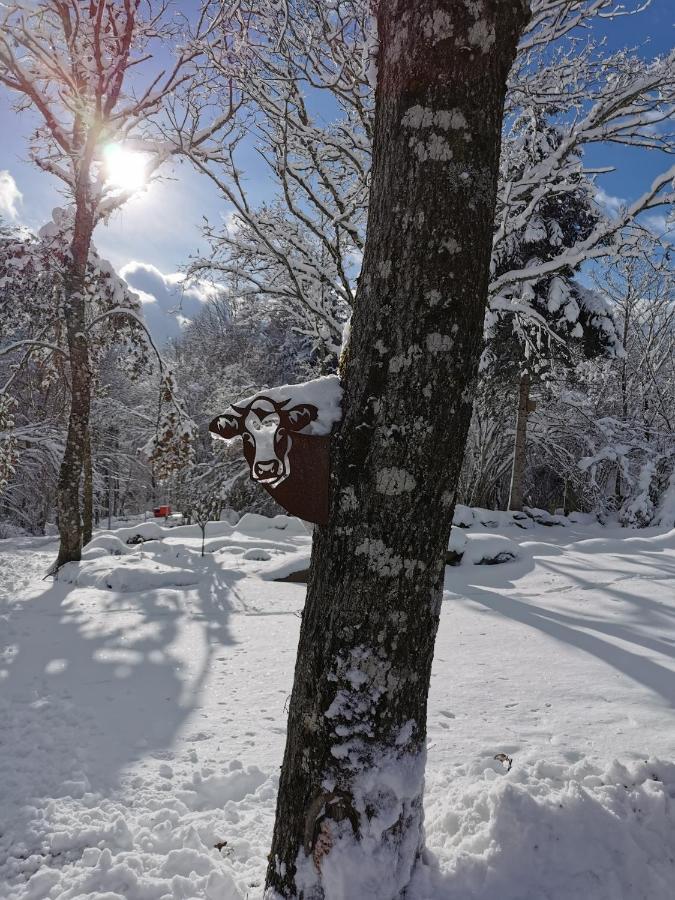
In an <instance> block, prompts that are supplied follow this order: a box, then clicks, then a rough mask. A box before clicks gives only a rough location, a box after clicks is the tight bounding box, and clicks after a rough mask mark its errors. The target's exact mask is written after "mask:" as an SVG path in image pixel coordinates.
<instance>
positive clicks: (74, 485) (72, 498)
mask: <svg viewBox="0 0 675 900" xmlns="http://www.w3.org/2000/svg"><path fill="white" fill-rule="evenodd" d="M84 171H85V172H86V178H87V179H88V177H89V174H88V172H89V170H88V167H84ZM80 182H81V184H80V185H79V186H78V189H77V193H76V202H75V224H74V228H73V240H72V245H71V263H70V270H69V272H68V273H67V276H66V278H65V285H64V287H65V294H66V305H65V320H66V337H67V342H68V353H69V359H70V391H71V395H70V414H69V418H68V433H67V436H66V447H65V451H64V454H63V459H62V461H61V468H60V470H59V479H58V485H57V490H58V508H59V539H60V540H59V554H58V557H57V560H56V563H55V564H54V567H53V571H55V570H58V569H59V568H60V567H61V566H62V565H63V564H64V563H67V562H71V561H74V560H79V559H80V556H81V552H82V522H81V518H80V480H81V478H82V468H83V464H84V452H85V445H86V442H87V440H88V438H89V415H90V409H91V368H90V363H89V345H88V341H87V335H86V330H85V329H86V272H87V263H88V260H89V248H90V246H91V238H92V234H93V231H94V213H93V209H92V206H91V204H90V202H89V197H88V185H87V184H86V183H85V176H84V175H83V176H82V177H81V178H80Z"/></svg>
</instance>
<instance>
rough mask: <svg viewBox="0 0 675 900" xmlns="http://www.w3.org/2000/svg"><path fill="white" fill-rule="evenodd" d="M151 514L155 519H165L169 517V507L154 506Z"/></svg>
mask: <svg viewBox="0 0 675 900" xmlns="http://www.w3.org/2000/svg"><path fill="white" fill-rule="evenodd" d="M152 512H153V515H154V517H155V518H156V519H165V518H166V517H167V516H170V515H171V507H170V506H156V507H155V508H154V509H153V511H152Z"/></svg>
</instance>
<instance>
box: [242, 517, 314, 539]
mask: <svg viewBox="0 0 675 900" xmlns="http://www.w3.org/2000/svg"><path fill="white" fill-rule="evenodd" d="M235 530H236V531H237V532H239V534H251V535H258V534H260V533H261V532H263V531H270V530H272V531H283V532H285V534H286V535H288V536H290V535H297V536H300V537H305V536H306V535H307V533H308V532H307V528H306V527H305V526H304V525H303V524H302V522H301V520H300V519H296V518H295V517H293V516H283V515H281V516H273V517H272V518H268V517H267V516H261V515H259V514H258V513H245V515H243V516H242V517H241V519H240V520H239V521H238V522H237V525H236V527H235ZM309 533H310V534H311V531H310V532H309Z"/></svg>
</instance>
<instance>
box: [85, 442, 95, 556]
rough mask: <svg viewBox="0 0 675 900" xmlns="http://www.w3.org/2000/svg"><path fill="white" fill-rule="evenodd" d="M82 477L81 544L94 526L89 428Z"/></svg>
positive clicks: (87, 540) (87, 541)
mask: <svg viewBox="0 0 675 900" xmlns="http://www.w3.org/2000/svg"><path fill="white" fill-rule="evenodd" d="M83 470H84V479H83V483H82V546H83V547H86V545H87V544H88V543H89V541H90V540H91V535H92V532H93V528H94V473H93V464H92V459H91V429H90V430H88V431H87V436H86V438H85V442H84V460H83Z"/></svg>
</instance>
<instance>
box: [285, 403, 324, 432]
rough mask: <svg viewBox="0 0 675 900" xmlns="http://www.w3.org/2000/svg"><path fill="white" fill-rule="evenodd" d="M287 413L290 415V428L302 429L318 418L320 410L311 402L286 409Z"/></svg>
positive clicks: (292, 429) (291, 429) (294, 429)
mask: <svg viewBox="0 0 675 900" xmlns="http://www.w3.org/2000/svg"><path fill="white" fill-rule="evenodd" d="M285 414H286V416H287V417H288V430H289V431H302V429H303V428H306V427H307V426H308V425H309V423H310V422H313V421H314V419H316V417H317V416H318V415H319V410H318V409H317V408H316V406H312V405H311V404H310V403H301V404H300V405H299V406H292V407H291V408H290V409H287V410H285Z"/></svg>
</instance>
